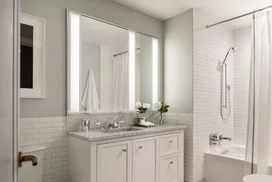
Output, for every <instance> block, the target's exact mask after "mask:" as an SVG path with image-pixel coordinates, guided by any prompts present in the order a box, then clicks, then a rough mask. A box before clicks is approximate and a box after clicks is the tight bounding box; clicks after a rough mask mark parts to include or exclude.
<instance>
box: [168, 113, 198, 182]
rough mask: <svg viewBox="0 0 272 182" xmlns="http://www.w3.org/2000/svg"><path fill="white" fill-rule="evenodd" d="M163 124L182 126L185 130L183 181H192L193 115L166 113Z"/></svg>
mask: <svg viewBox="0 0 272 182" xmlns="http://www.w3.org/2000/svg"><path fill="white" fill-rule="evenodd" d="M164 118H165V122H166V123H171V124H182V125H185V126H186V127H187V128H186V129H185V133H184V168H185V171H184V172H185V173H184V180H185V181H186V182H189V181H190V182H191V181H193V114H192V113H166V114H165V115H164Z"/></svg>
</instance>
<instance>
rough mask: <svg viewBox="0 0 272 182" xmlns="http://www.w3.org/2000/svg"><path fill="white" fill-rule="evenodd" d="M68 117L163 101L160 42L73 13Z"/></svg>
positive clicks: (71, 16) (131, 109)
mask: <svg viewBox="0 0 272 182" xmlns="http://www.w3.org/2000/svg"><path fill="white" fill-rule="evenodd" d="M67 18H68V25H67V33H68V49H67V54H68V55H67V57H68V67H67V68H68V70H67V73H68V84H67V85H68V108H67V110H68V114H71V113H95V112H131V111H135V103H136V102H138V101H142V102H147V103H150V104H152V103H154V102H156V101H157V99H158V74H159V73H158V39H156V38H154V37H150V36H147V35H143V34H140V33H135V32H134V31H129V30H127V29H125V28H121V27H119V26H116V25H112V24H109V23H106V22H103V21H101V20H96V19H93V18H90V17H87V16H85V15H81V14H79V13H76V12H71V11H68V14H67Z"/></svg>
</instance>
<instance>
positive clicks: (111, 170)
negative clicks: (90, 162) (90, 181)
mask: <svg viewBox="0 0 272 182" xmlns="http://www.w3.org/2000/svg"><path fill="white" fill-rule="evenodd" d="M131 149H132V142H131V141H124V142H116V143H108V144H101V145H98V146H97V182H113V181H118V182H131V169H132V162H131V159H132V151H131Z"/></svg>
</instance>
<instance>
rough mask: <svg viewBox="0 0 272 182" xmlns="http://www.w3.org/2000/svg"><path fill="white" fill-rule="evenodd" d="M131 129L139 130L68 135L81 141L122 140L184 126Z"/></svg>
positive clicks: (93, 131) (182, 128)
mask: <svg viewBox="0 0 272 182" xmlns="http://www.w3.org/2000/svg"><path fill="white" fill-rule="evenodd" d="M131 128H137V129H140V130H133V131H116V132H102V131H99V130H89V131H87V132H84V131H74V132H68V135H69V136H73V137H75V138H79V139H82V140H87V141H90V142H93V141H100V140H109V139H115V138H122V137H131V136H139V135H147V134H154V133H162V132H170V131H178V130H184V129H185V128H186V126H184V125H170V124H165V125H156V126H155V127H149V128H145V127H138V126H131Z"/></svg>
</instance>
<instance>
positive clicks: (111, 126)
mask: <svg viewBox="0 0 272 182" xmlns="http://www.w3.org/2000/svg"><path fill="white" fill-rule="evenodd" d="M124 122H125V121H117V122H110V123H109V124H108V126H107V127H106V126H105V125H103V124H102V123H96V125H99V126H100V127H99V130H111V129H116V128H121V124H122V123H124Z"/></svg>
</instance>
